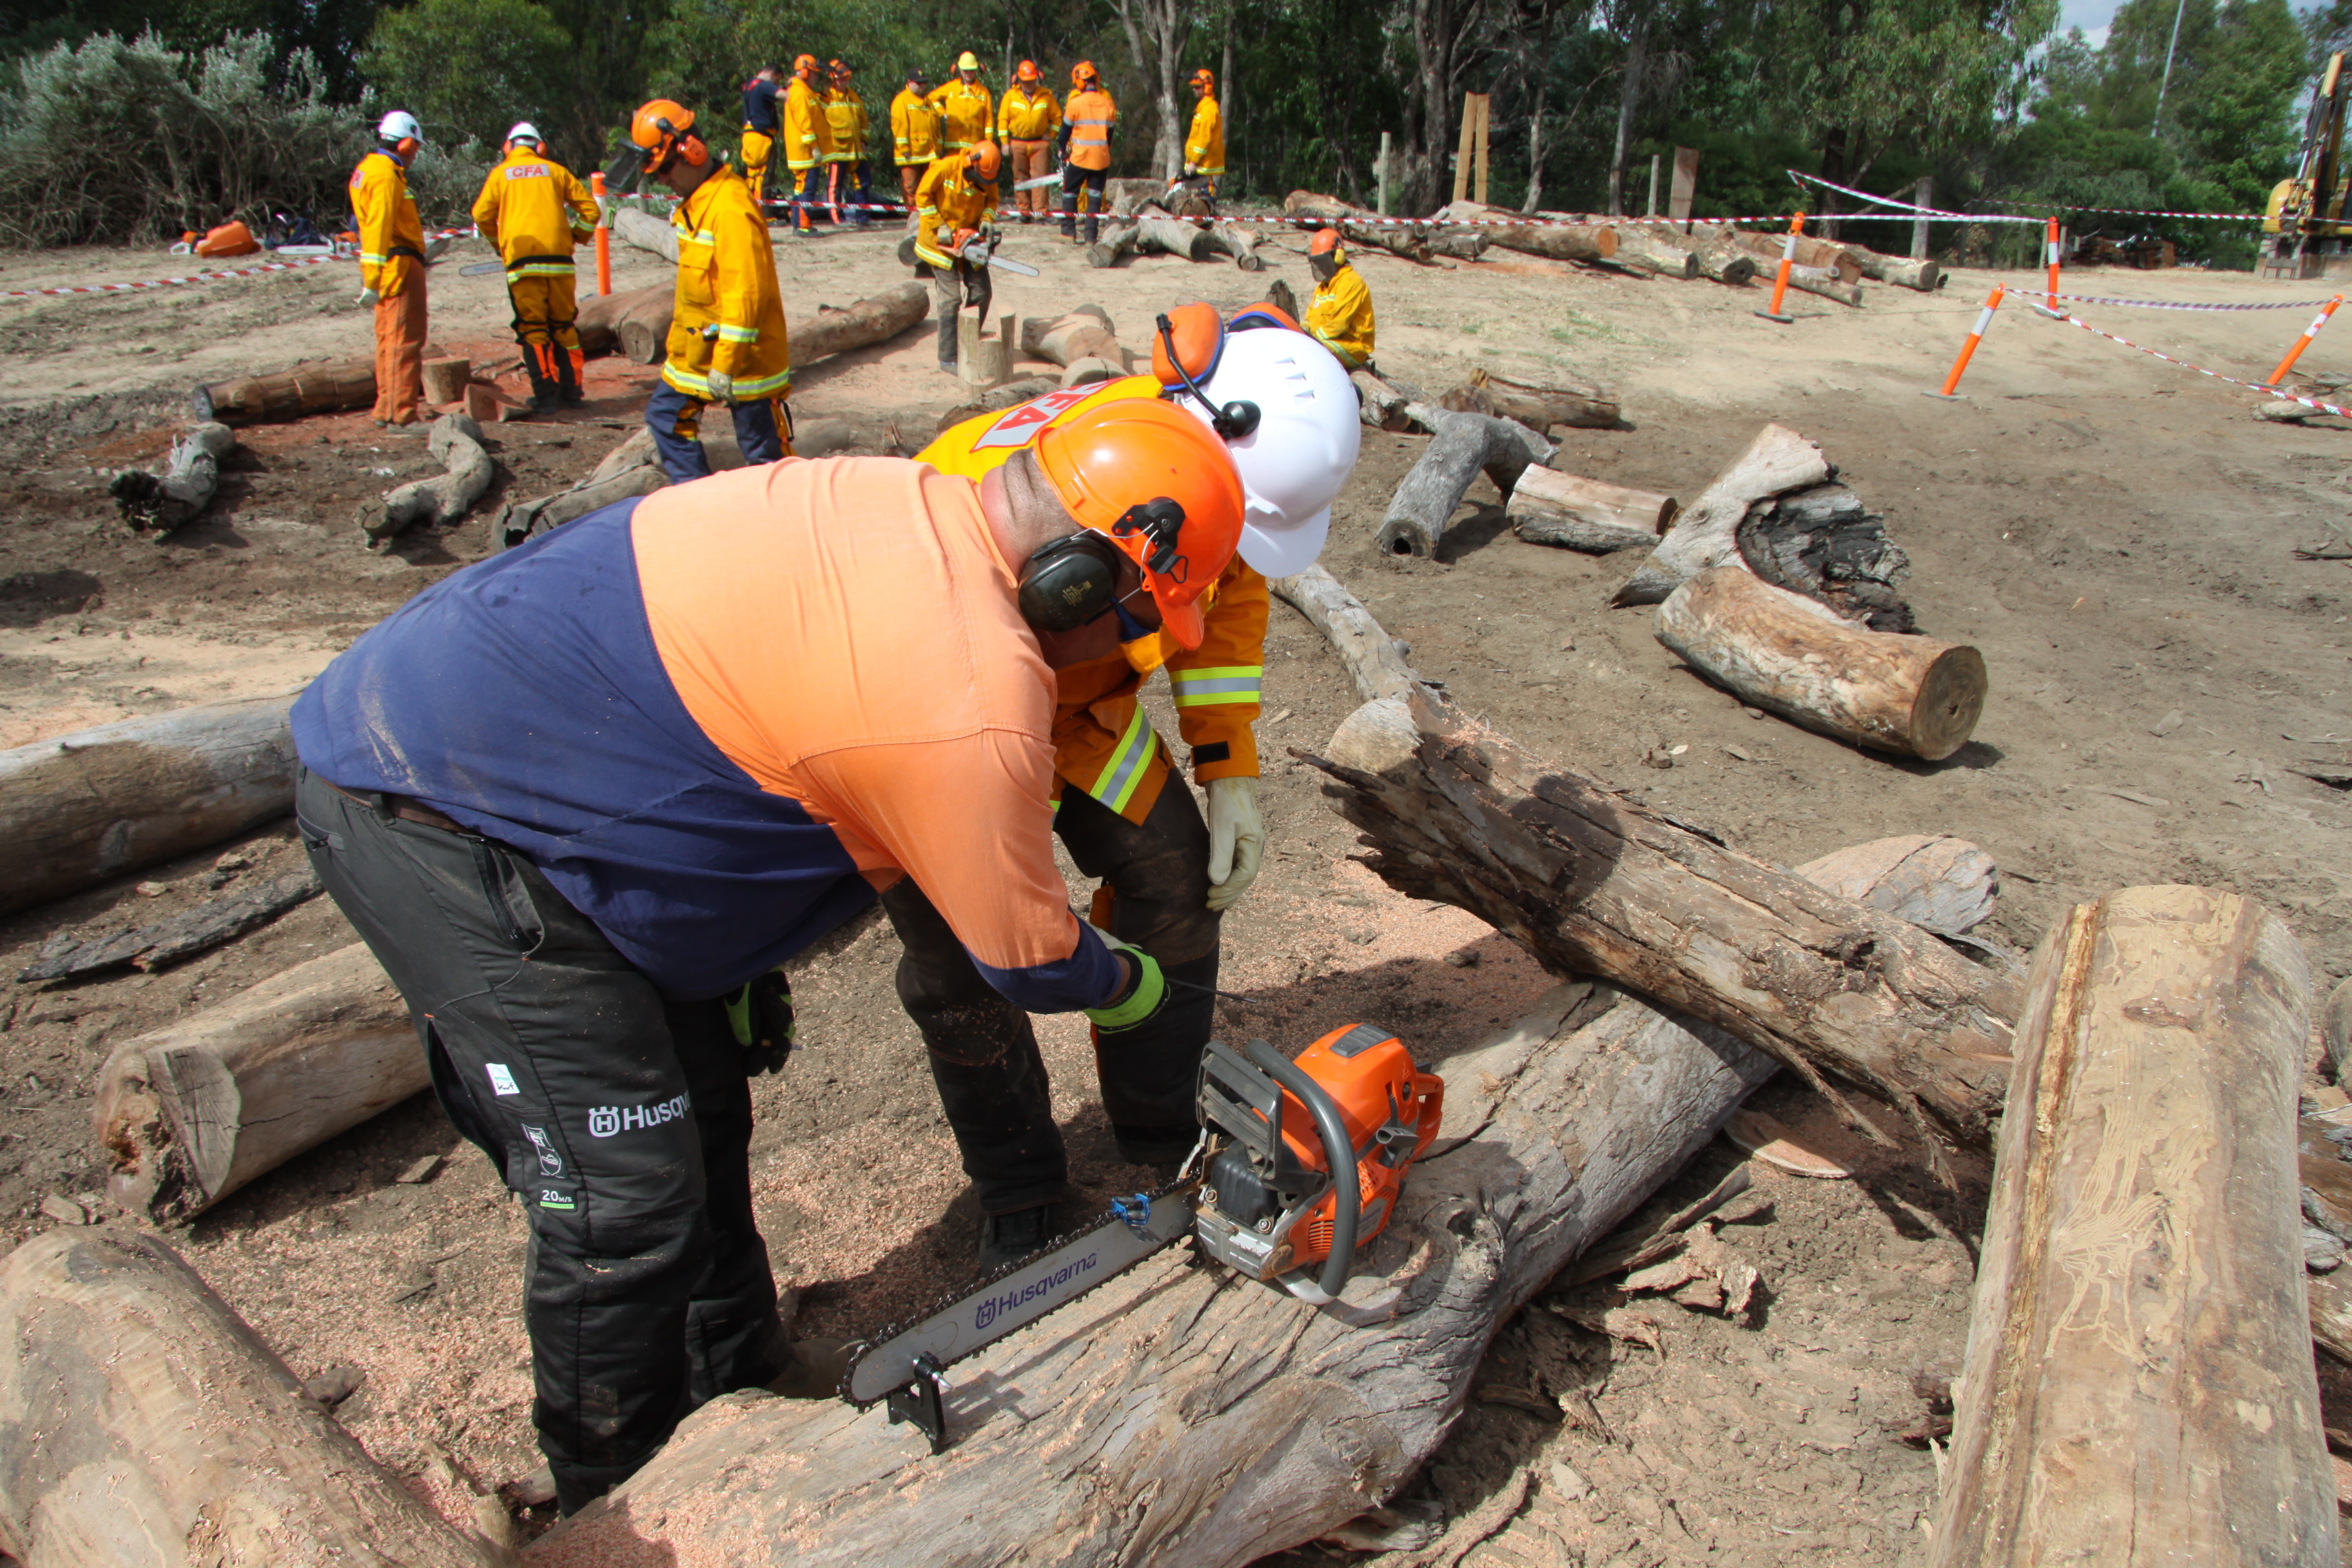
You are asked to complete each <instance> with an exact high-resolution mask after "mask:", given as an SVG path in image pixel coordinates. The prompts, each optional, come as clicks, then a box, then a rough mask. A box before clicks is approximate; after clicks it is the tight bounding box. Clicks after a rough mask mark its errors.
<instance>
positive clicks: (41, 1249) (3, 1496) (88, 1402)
mask: <svg viewBox="0 0 2352 1568" xmlns="http://www.w3.org/2000/svg"><path fill="white" fill-rule="evenodd" d="M0 1342H5V1344H6V1345H7V1346H8V1352H9V1353H8V1354H6V1355H5V1356H0V1548H4V1549H5V1551H6V1552H7V1553H8V1554H9V1555H10V1556H11V1557H13V1558H14V1559H15V1560H16V1561H19V1562H22V1563H26V1564H28V1565H33V1568H41V1565H46V1564H52V1563H54V1564H59V1565H63V1564H68V1563H76V1564H96V1563H142V1564H146V1563H152V1564H158V1565H162V1564H182V1563H184V1564H189V1565H190V1568H195V1565H198V1564H205V1565H214V1568H228V1565H230V1564H260V1563H269V1564H276V1565H283V1568H325V1565H326V1564H329V1563H401V1564H404V1565H405V1568H494V1565H496V1564H498V1563H501V1562H506V1561H510V1559H509V1558H508V1557H507V1556H506V1555H505V1554H503V1553H501V1552H499V1551H497V1550H496V1549H494V1548H492V1547H491V1546H490V1545H489V1543H488V1542H486V1541H484V1540H482V1539H481V1538H479V1537H478V1536H475V1535H471V1534H461V1533H459V1532H458V1531H457V1530H455V1529H453V1528H452V1527H451V1526H450V1525H449V1524H448V1523H447V1522H446V1521H444V1520H443V1519H442V1518H441V1517H440V1515H438V1514H436V1513H435V1512H434V1511H433V1510H432V1509H431V1508H430V1507H428V1506H427V1505H426V1504H425V1502H424V1501H423V1500H421V1499H420V1498H418V1497H417V1496H416V1495H415V1493H413V1492H411V1491H410V1490H409V1489H408V1488H407V1487H405V1486H404V1485H403V1484H402V1482H401V1479H400V1478H399V1477H397V1476H394V1475H393V1474H392V1473H391V1472H390V1471H388V1470H385V1469H384V1468H382V1467H380V1466H379V1465H377V1464H376V1462H375V1461H374V1460H373V1459H372V1458H369V1457H368V1453H367V1450H366V1449H364V1448H362V1447H360V1445H359V1442H358V1441H357V1439H355V1438H353V1437H352V1436H350V1435H349V1434H348V1433H346V1432H345V1431H344V1430H343V1429H342V1428H341V1426H337V1425H336V1423H335V1420H334V1417H332V1416H331V1415H328V1414H327V1412H326V1410H325V1409H324V1408H323V1407H322V1406H321V1405H319V1404H317V1403H316V1402H314V1401H312V1400H310V1399H307V1398H305V1397H304V1396H303V1394H302V1385H301V1384H299V1382H297V1381H296V1380H295V1377H294V1374H293V1373H290V1372H289V1371H288V1370H287V1368H286V1364H285V1363H283V1362H281V1361H279V1360H278V1357H277V1356H276V1355H274V1354H273V1353H271V1352H270V1351H269V1349H268V1347H267V1346H265V1345H264V1344H263V1343H262V1342H261V1341H260V1339H259V1337H258V1336H257V1335H256V1334H255V1333H254V1331H252V1330H251V1329H250V1328H248V1327H247V1326H246V1324H245V1322H244V1321H243V1320H242V1319H240V1318H239V1317H238V1316H237V1315H236V1313H235V1312H234V1311H232V1310H229V1307H228V1305H227V1303H226V1302H224V1301H223V1300H221V1299H220V1298H219V1297H218V1296H216V1295H215V1294H214V1293H213V1292H212V1291H211V1290H210V1289H207V1288H206V1286H205V1282H204V1281H203V1280H202V1279H198V1278H197V1277H196V1273H195V1271H194V1269H192V1268H189V1267H188V1266H187V1264H186V1263H185V1262H184V1261H183V1260H182V1259H181V1258H180V1257H179V1256H178V1254H176V1253H174V1252H173V1250H172V1249H171V1248H170V1247H166V1246H165V1245H164V1244H163V1242H162V1241H161V1240H160V1239H158V1238H157V1237H152V1236H142V1235H139V1234H137V1233H135V1232H131V1231H128V1230H124V1229H121V1228H117V1227H112V1226H109V1227H106V1228H103V1229H82V1228H76V1229H70V1230H54V1231H50V1232H49V1233H47V1235H44V1236H38V1237H34V1238H33V1239H32V1240H30V1241H27V1242H26V1243H25V1244H24V1245H23V1246H22V1247H18V1248H17V1249H16V1251H15V1252H13V1253H11V1254H9V1255H8V1257H7V1258H6V1259H5V1261H0Z"/></svg>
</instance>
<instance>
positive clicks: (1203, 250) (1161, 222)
mask: <svg viewBox="0 0 2352 1568" xmlns="http://www.w3.org/2000/svg"><path fill="white" fill-rule="evenodd" d="M1135 228H1136V235H1135V243H1136V248H1137V249H1139V250H1146V251H1155V252H1158V253H1160V254H1161V255H1165V256H1181V257H1182V258H1184V259H1185V260H1187V261H1206V260H1207V259H1209V257H1210V255H1211V253H1212V252H1213V249H1214V248H1215V247H1214V246H1213V243H1212V242H1211V240H1210V238H1209V236H1208V232H1207V231H1206V230H1204V229H1203V228H1202V226H1200V225H1199V224H1197V223H1188V222H1187V221H1185V220H1184V219H1182V218H1180V217H1171V216H1168V213H1167V212H1166V210H1165V209H1163V208H1161V207H1160V206H1158V205H1150V206H1146V207H1142V208H1139V210H1138V211H1137V213H1136V215H1135Z"/></svg>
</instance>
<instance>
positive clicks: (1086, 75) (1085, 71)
mask: <svg viewBox="0 0 2352 1568" xmlns="http://www.w3.org/2000/svg"><path fill="white" fill-rule="evenodd" d="M1101 79H1102V73H1101V72H1100V71H1097V69H1095V62H1094V61H1092V60H1080V61H1079V62H1078V63H1077V64H1076V65H1074V66H1072V67H1071V68H1070V85H1071V86H1072V87H1084V86H1086V85H1087V83H1088V82H1090V81H1099V80H1101Z"/></svg>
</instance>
